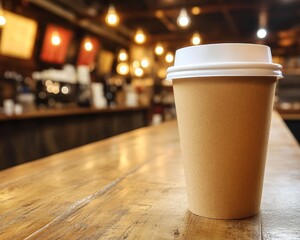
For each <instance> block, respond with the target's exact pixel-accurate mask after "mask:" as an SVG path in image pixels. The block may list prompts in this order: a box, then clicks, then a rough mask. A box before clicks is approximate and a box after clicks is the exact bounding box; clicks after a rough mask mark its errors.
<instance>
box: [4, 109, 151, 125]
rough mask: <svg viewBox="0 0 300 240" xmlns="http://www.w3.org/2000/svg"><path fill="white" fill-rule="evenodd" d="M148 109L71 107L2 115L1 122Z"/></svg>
mask: <svg viewBox="0 0 300 240" xmlns="http://www.w3.org/2000/svg"><path fill="white" fill-rule="evenodd" d="M146 109H148V107H115V108H94V107H85V108H79V107H70V108H61V109H45V110H36V111H31V112H25V113H22V114H20V115H11V116H7V115H4V114H0V122H1V121H9V120H22V119H32V118H51V117H60V116H71V115H82V114H97V113H108V112H125V111H138V110H146Z"/></svg>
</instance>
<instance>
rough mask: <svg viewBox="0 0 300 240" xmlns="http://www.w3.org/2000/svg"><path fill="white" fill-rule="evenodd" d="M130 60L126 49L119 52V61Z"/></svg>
mask: <svg viewBox="0 0 300 240" xmlns="http://www.w3.org/2000/svg"><path fill="white" fill-rule="evenodd" d="M127 59H128V54H127V52H126V50H125V49H121V50H120V52H119V60H120V61H126V60H127Z"/></svg>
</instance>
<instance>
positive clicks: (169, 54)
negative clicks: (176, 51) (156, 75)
mask: <svg viewBox="0 0 300 240" xmlns="http://www.w3.org/2000/svg"><path fill="white" fill-rule="evenodd" d="M165 59H166V62H168V63H171V62H173V60H174V56H173V53H171V52H168V53H167V54H166V58H165Z"/></svg>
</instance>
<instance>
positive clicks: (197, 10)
mask: <svg viewBox="0 0 300 240" xmlns="http://www.w3.org/2000/svg"><path fill="white" fill-rule="evenodd" d="M191 11H192V14H193V15H199V14H200V13H201V8H200V7H193V8H192V10H191Z"/></svg>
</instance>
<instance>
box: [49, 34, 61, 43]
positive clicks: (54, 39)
mask: <svg viewBox="0 0 300 240" xmlns="http://www.w3.org/2000/svg"><path fill="white" fill-rule="evenodd" d="M51 43H52V44H53V45H54V46H58V45H59V44H60V43H61V39H60V36H59V34H58V32H57V31H54V32H53V33H52V37H51Z"/></svg>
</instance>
